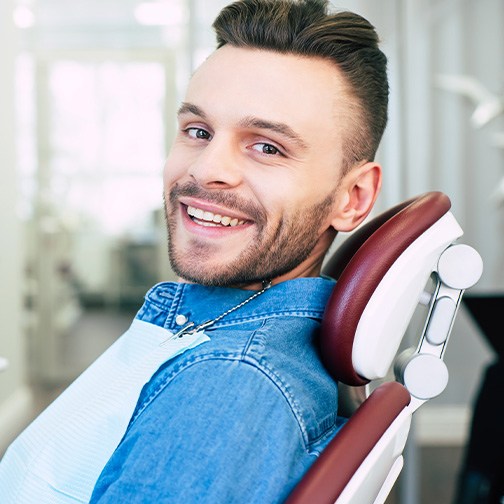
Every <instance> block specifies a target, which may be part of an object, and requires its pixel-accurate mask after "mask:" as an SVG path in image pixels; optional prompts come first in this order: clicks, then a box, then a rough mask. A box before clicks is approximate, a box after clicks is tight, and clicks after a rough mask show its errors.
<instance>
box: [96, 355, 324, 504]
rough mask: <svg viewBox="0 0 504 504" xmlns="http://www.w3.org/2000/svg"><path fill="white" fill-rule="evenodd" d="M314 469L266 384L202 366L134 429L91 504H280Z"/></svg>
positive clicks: (224, 365) (223, 367) (241, 369)
mask: <svg viewBox="0 0 504 504" xmlns="http://www.w3.org/2000/svg"><path fill="white" fill-rule="evenodd" d="M313 460H314V458H313V456H312V455H310V454H309V453H308V452H307V450H306V448H305V446H304V443H303V438H302V434H301V430H300V427H299V424H298V422H297V420H296V417H295V415H294V414H293V412H292V409H291V407H290V405H289V403H288V402H287V400H286V398H285V397H284V395H283V393H282V391H281V390H280V389H279V388H277V386H276V385H275V383H274V382H273V381H272V380H271V379H270V378H269V377H268V376H266V375H264V374H263V373H262V371H261V370H260V369H258V368H256V367H255V366H253V365H251V364H248V363H245V362H243V361H240V360H231V359H218V358H212V359H206V360H203V361H199V362H197V363H194V364H192V365H191V366H190V367H187V368H185V369H184V370H183V371H182V372H180V373H179V374H178V375H177V376H176V377H175V378H174V379H172V380H171V381H170V382H169V383H168V384H167V385H166V387H165V388H164V389H163V390H162V392H161V393H159V394H158V395H157V396H156V398H155V399H154V400H153V401H152V402H151V403H150V405H149V406H148V407H147V408H146V409H145V410H144V411H143V412H142V413H141V414H140V415H139V416H138V418H136V419H135V421H134V422H133V423H132V425H131V426H130V428H129V430H128V432H127V434H126V435H125V437H124V439H123V440H122V442H121V444H120V445H119V446H118V448H117V449H116V451H115V452H114V454H113V455H112V457H111V459H110V460H109V462H108V464H107V465H106V467H105V468H104V470H103V472H102V474H101V476H100V478H99V480H98V482H97V484H96V486H95V489H94V493H93V496H92V499H91V502H92V503H100V504H104V503H114V504H116V503H118V502H128V503H146V504H147V503H149V504H151V503H153V502H156V503H193V502H206V503H209V502H211V503H261V504H269V503H275V502H282V501H283V500H284V499H285V498H286V496H287V495H288V494H289V492H290V490H291V489H292V488H293V486H294V485H295V483H296V482H297V481H298V480H299V479H300V477H301V476H302V474H303V473H304V472H305V471H306V469H307V468H308V466H309V464H310V463H311V462H313Z"/></svg>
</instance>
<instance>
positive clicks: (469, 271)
mask: <svg viewBox="0 0 504 504" xmlns="http://www.w3.org/2000/svg"><path fill="white" fill-rule="evenodd" d="M438 273H439V278H440V279H441V281H442V282H443V283H444V284H445V285H447V286H448V287H451V288H452V289H468V288H469V287H472V286H473V285H474V284H475V283H476V282H477V281H478V280H479V279H480V277H481V274H482V273H483V260H482V259H481V256H480V255H479V254H478V252H476V250H474V249H473V248H472V247H470V246H469V245H464V244H459V245H452V246H451V247H448V248H447V249H446V250H445V251H444V252H443V253H442V254H441V257H440V258H439V261H438Z"/></svg>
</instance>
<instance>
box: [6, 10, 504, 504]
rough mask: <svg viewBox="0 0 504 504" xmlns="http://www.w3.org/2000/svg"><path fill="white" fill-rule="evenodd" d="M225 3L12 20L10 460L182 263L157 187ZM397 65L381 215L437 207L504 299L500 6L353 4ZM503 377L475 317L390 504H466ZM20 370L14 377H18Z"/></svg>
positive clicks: (465, 320) (421, 421) (456, 346)
mask: <svg viewBox="0 0 504 504" xmlns="http://www.w3.org/2000/svg"><path fill="white" fill-rule="evenodd" d="M227 3H228V2H227V1H222V0H157V1H146V2H143V1H141V0H72V1H68V0H2V1H1V3H0V75H1V79H0V173H1V178H0V240H1V241H0V243H1V247H0V356H1V357H2V358H6V359H8V361H9V365H8V367H7V368H6V369H5V370H4V371H3V372H2V373H1V374H0V452H3V450H4V449H5V447H6V445H7V444H8V443H9V442H10V440H11V439H12V437H13V436H14V435H15V434H16V433H17V432H18V431H19V430H20V429H21V428H22V427H23V426H24V425H26V423H27V422H29V421H30V420H31V419H32V418H33V416H34V415H35V414H36V413H37V412H38V411H40V409H41V408H43V407H44V406H45V405H46V404H47V402H48V401H49V400H51V399H52V398H54V397H56V396H57V395H58V394H59V393H60V391H61V390H62V389H63V388H64V387H65V386H66V385H67V384H68V383H69V382H70V381H71V380H73V379H74V378H75V377H76V376H77V375H78V374H79V373H80V372H81V371H82V370H83V369H84V368H85V367H86V366H87V365H89V364H90V363H91V362H92V361H93V360H94V359H95V358H96V357H97V355H99V354H100V353H101V352H102V351H103V350H104V349H105V348H106V347H108V346H109V345H110V344H111V343H112V342H113V341H114V339H116V338H117V337H118V336H119V335H120V334H121V332H122V331H124V330H125V329H126V328H127V327H128V325H129V323H130V321H131V319H132V317H133V316H134V313H135V311H136V310H137V309H138V308H139V306H140V304H141V303H142V298H143V295H144V293H145V291H146V290H147V289H148V288H149V287H150V286H152V285H153V284H154V283H156V282H158V281H162V280H167V279H173V273H172V272H171V271H170V269H169V264H168V260H167V253H166V250H167V247H166V236H165V229H164V228H165V226H164V217H163V214H162V199H161V195H162V181H161V172H162V167H163V163H164V159H165V156H166V154H167V151H168V149H169V146H170V142H171V140H172V137H173V134H174V127H175V111H176V109H177V107H178V103H179V102H180V100H181V98H182V96H183V92H184V88H185V85H186V83H187V80H188V78H189V76H190V74H191V71H192V70H193V69H194V68H195V67H196V66H197V65H198V64H199V63H200V62H201V61H202V60H203V59H204V58H205V57H206V56H207V55H208V54H209V53H210V52H211V51H212V49H213V47H214V36H213V33H212V31H211V28H210V25H211V23H212V21H213V19H214V18H215V16H216V14H217V13H218V11H219V10H220V9H221V8H222V7H223V6H224V5H226V4H227ZM332 3H333V5H334V6H335V7H336V8H338V9H350V10H354V11H356V12H359V13H361V14H363V15H364V16H365V17H367V18H368V19H370V20H371V22H372V23H373V24H375V26H376V27H377V29H378V32H379V33H380V35H381V38H382V48H383V50H384V52H385V53H386V54H387V56H388V57H389V61H390V70H389V73H390V83H391V107H390V122H389V126H388V129H387V131H386V134H385V137H384V140H383V143H382V147H381V150H380V152H379V156H378V157H379V161H380V162H381V163H382V165H383V167H384V174H385V180H384V188H383V192H382V194H381V196H380V199H379V201H378V205H377V207H376V210H375V213H376V212H379V211H380V210H383V209H385V208H387V207H390V206H392V205H394V204H395V203H397V202H399V201H401V200H404V199H406V198H408V197H410V196H413V195H416V194H419V193H422V192H425V191H429V190H441V191H443V192H445V193H447V194H448V195H449V196H450V198H451V200H452V204H453V213H454V214H455V216H456V218H457V219H458V221H459V222H460V224H461V226H462V228H463V229H464V231H465V237H464V242H465V243H468V244H470V245H472V246H474V247H475V248H476V249H477V250H478V251H479V252H480V254H481V255H482V257H483V260H484V264H485V271H484V274H483V277H482V279H481V281H480V283H479V284H478V285H477V287H475V289H476V290H479V291H481V292H486V293H488V292H491V293H500V292H502V291H504V268H503V260H504V255H503V253H502V252H503V250H504V222H503V212H504V208H503V206H504V116H503V113H502V112H503V100H504V93H503V92H504V87H503V82H504V63H503V62H504V2H502V1H501V0H479V1H478V2H475V1H470V0H380V2H377V1H375V0H362V1H357V0H346V1H343V2H332ZM494 359H495V355H494V354H493V352H492V350H491V348H490V347H489V346H488V344H487V342H486V340H485V337H484V336H483V334H482V333H481V331H480V330H479V328H478V326H477V324H475V321H474V320H473V319H472V318H471V316H470V315H469V313H468V312H467V311H466V310H464V309H462V310H461V312H460V314H459V316H458V319H457V321H456V325H455V328H454V333H453V336H452V340H451V344H450V346H449V348H448V352H447V357H446V360H447V364H448V368H449V370H450V382H449V385H448V388H447V390H446V391H445V392H444V394H443V395H442V396H441V397H439V398H437V399H435V400H433V401H430V403H429V404H428V405H426V406H424V407H423V408H422V409H421V410H420V411H419V412H418V414H417V415H416V418H415V425H414V430H413V435H412V437H411V442H410V444H411V447H410V449H409V451H408V455H407V457H409V459H408V460H407V464H406V470H405V471H404V474H403V476H402V477H401V482H400V485H398V488H397V489H396V491H395V493H394V496H393V498H394V499H396V501H397V502H402V503H405V504H406V503H408V504H413V503H420V502H421V503H427V502H428V503H430V504H435V503H438V502H439V503H447V502H450V500H451V499H452V497H453V493H454V488H455V485H456V478H457V475H458V472H459V470H460V464H461V461H462V457H463V453H464V447H465V446H466V443H467V439H468V432H469V425H470V420H471V415H472V407H473V404H474V400H475V396H476V394H477V391H478V387H479V385H480V380H481V376H482V373H483V372H484V370H485V368H486V366H487V365H488V364H489V363H490V362H492V361H493V360H494ZM3 363H4V361H3V360H2V361H0V366H2V365H3Z"/></svg>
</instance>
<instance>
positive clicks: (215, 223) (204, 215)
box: [186, 206, 245, 227]
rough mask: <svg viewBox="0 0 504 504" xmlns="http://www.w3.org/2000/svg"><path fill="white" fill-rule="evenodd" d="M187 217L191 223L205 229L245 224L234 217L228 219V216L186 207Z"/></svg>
mask: <svg viewBox="0 0 504 504" xmlns="http://www.w3.org/2000/svg"><path fill="white" fill-rule="evenodd" d="M186 211H187V215H189V217H190V218H191V219H192V221H193V222H195V223H196V224H199V225H200V226H207V227H236V226H242V225H243V224H245V221H244V220H240V219H237V218H236V217H229V216H228V215H220V214H215V213H213V212H209V211H207V210H202V209H201V208H196V207H193V206H187V207H186Z"/></svg>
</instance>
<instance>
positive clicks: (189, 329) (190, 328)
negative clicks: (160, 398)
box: [161, 280, 271, 345]
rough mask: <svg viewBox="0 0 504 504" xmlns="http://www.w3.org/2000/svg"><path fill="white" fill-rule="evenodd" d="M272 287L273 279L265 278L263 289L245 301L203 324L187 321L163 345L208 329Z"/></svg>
mask: <svg viewBox="0 0 504 504" xmlns="http://www.w3.org/2000/svg"><path fill="white" fill-rule="evenodd" d="M270 287H271V281H270V280H264V281H263V283H262V289H261V290H259V291H257V292H254V294H252V295H251V296H249V297H248V298H247V299H245V301H242V302H241V303H238V304H237V305H235V306H233V307H232V308H229V310H226V311H225V312H224V313H221V314H220V315H219V316H217V317H215V318H213V319H210V320H207V321H206V322H203V323H201V324H198V325H197V326H195V324H194V322H189V323H187V324H186V325H185V326H184V327H183V328H182V329H180V331H178V332H177V333H175V334H173V335H172V336H170V337H169V338H168V339H166V340H164V341H163V342H162V343H161V345H164V344H165V343H166V342H167V341H170V340H172V339H175V338H182V336H184V335H186V334H194V333H197V332H198V331H201V330H203V329H206V328H207V327H210V326H212V325H214V324H215V323H216V322H219V321H220V320H222V319H223V318H224V317H226V316H227V315H229V314H230V313H233V312H234V311H236V310H239V309H240V308H241V307H243V306H245V305H246V304H247V303H250V301H252V300H254V299H255V298H257V297H259V296H260V295H261V294H264V293H265V292H266V291H267V290H268V289H269V288H270Z"/></svg>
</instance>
